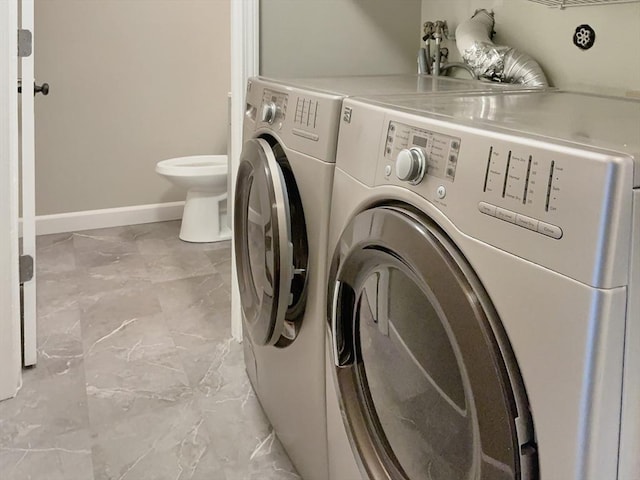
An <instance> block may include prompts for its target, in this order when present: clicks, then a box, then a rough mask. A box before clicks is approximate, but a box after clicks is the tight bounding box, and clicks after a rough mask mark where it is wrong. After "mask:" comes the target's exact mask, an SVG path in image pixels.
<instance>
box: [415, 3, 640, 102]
mask: <svg viewBox="0 0 640 480" xmlns="http://www.w3.org/2000/svg"><path fill="white" fill-rule="evenodd" d="M479 8H486V9H489V10H491V9H493V10H494V11H495V14H496V16H495V19H496V26H495V30H496V32H497V35H496V37H495V39H494V41H495V43H498V44H502V45H511V46H513V47H517V48H519V49H521V50H523V51H525V52H527V53H529V54H530V55H531V56H533V57H534V58H535V59H536V60H537V61H538V63H540V65H541V66H542V68H543V69H544V71H545V73H546V74H547V77H548V78H549V80H550V81H551V83H552V84H553V85H555V86H557V87H561V88H571V89H579V90H586V91H597V92H602V93H612V94H621V95H632V96H640V55H639V54H638V46H639V45H640V3H633V4H617V5H616V4H612V5H600V6H583V7H572V8H566V9H564V10H559V9H555V8H549V7H546V6H544V5H541V4H538V3H533V2H529V1H526V0H423V1H422V19H423V21H427V20H447V21H448V23H449V25H450V31H451V32H452V33H453V32H455V27H456V26H457V25H458V24H459V23H460V22H461V21H464V20H466V19H467V18H470V17H471V15H473V12H474V11H475V10H476V9H479ZM584 23H588V24H589V25H591V26H592V27H593V28H594V30H595V32H596V42H595V45H594V46H593V47H592V48H591V49H590V50H586V51H583V50H579V49H578V48H577V47H575V46H574V45H573V34H574V31H575V29H576V27H577V26H579V25H582V24H584ZM447 46H449V47H450V51H451V52H452V53H454V52H455V54H456V56H457V49H456V47H455V42H453V41H450V42H448V45H447ZM458 58H459V57H458Z"/></svg>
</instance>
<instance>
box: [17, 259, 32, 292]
mask: <svg viewBox="0 0 640 480" xmlns="http://www.w3.org/2000/svg"><path fill="white" fill-rule="evenodd" d="M30 280H33V257H32V256H31V255H20V285H22V284H23V283H26V282H28V281H30Z"/></svg>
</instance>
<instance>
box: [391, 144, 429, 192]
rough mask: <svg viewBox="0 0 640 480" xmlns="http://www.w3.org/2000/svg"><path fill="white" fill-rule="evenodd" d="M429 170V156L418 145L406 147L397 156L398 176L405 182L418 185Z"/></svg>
mask: <svg viewBox="0 0 640 480" xmlns="http://www.w3.org/2000/svg"><path fill="white" fill-rule="evenodd" d="M426 170H427V157H426V155H425V153H424V150H422V149H421V148H418V147H411V148H404V149H402V150H401V151H400V153H398V158H396V176H397V177H398V179H399V180H402V181H403V182H409V183H411V184H413V185H416V184H418V183H420V182H421V181H422V179H423V178H424V174H425V172H426Z"/></svg>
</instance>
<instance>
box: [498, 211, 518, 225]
mask: <svg viewBox="0 0 640 480" xmlns="http://www.w3.org/2000/svg"><path fill="white" fill-rule="evenodd" d="M516 216H517V214H516V212H512V211H511V210H506V209H504V208H500V207H496V218H499V219H500V220H504V221H505V222H509V223H516Z"/></svg>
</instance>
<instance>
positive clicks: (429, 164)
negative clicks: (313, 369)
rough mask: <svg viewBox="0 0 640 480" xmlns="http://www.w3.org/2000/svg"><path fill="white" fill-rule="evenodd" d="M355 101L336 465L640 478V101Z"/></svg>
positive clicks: (335, 369) (344, 476) (346, 108)
mask: <svg viewBox="0 0 640 480" xmlns="http://www.w3.org/2000/svg"><path fill="white" fill-rule="evenodd" d="M394 104H395V105H394ZM343 112H348V116H345V115H343V117H342V120H341V125H340V135H339V141H338V151H337V157H336V171H335V176H334V187H333V193H332V209H331V216H330V233H329V241H328V245H329V252H330V254H331V259H330V261H329V269H328V281H327V296H328V301H327V313H328V315H327V320H328V325H329V326H330V331H331V335H330V338H329V342H328V345H329V349H328V352H327V353H328V358H329V364H330V367H331V369H332V375H331V377H332V378H331V383H333V385H328V389H327V391H328V392H331V388H332V387H333V386H335V388H334V390H333V394H334V395H335V396H336V397H335V398H334V399H332V398H328V404H331V403H332V401H333V402H334V403H337V404H338V406H339V408H336V409H335V410H337V412H338V413H337V414H336V416H334V417H333V418H332V417H329V419H328V429H329V433H328V435H329V438H332V437H339V436H340V432H338V430H340V428H342V430H343V431H346V433H347V435H348V440H349V444H350V446H351V448H331V446H330V450H329V460H330V473H331V478H332V479H333V480H353V479H354V478H356V476H358V478H359V475H361V476H362V478H368V479H376V480H418V479H420V480H422V479H430V480H462V479H464V480H468V479H478V480H480V479H482V480H514V479H519V480H525V479H526V480H604V479H607V480H637V479H638V472H640V464H639V460H638V455H637V454H638V452H639V451H640V423H639V422H638V419H639V418H640V190H639V187H640V102H637V101H634V100H630V99H618V98H606V97H598V96H590V95H585V94H574V93H563V92H554V93H544V92H543V93H538V94H535V95H533V94H528V95H522V94H517V93H512V94H505V95H468V96H458V97H455V98H454V97H446V98H445V97H430V98H427V97H415V98H413V99H411V98H409V97H405V98H403V99H399V98H398V97H395V98H387V99H383V100H381V99H379V98H378V99H357V98H354V99H347V100H345V102H344V105H343ZM357 472H360V473H359V474H358V473H357Z"/></svg>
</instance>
